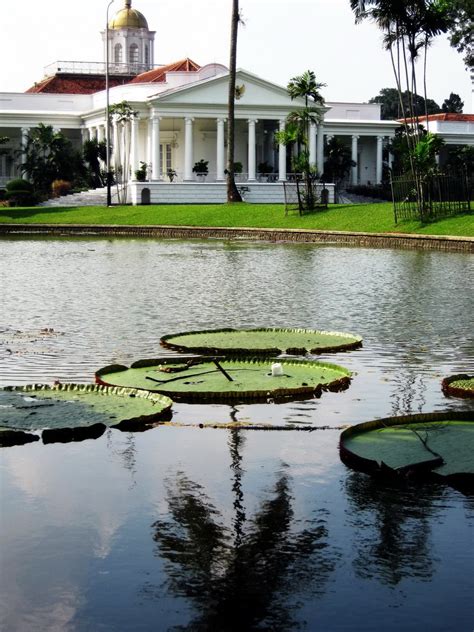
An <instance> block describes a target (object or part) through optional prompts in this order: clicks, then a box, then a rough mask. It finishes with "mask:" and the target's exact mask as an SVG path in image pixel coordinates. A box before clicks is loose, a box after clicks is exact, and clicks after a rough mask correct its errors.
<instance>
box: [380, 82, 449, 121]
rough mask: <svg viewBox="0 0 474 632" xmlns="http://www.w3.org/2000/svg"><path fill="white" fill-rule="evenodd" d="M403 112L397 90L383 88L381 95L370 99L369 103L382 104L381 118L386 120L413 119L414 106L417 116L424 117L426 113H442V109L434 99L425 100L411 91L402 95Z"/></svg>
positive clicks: (406, 91)
mask: <svg viewBox="0 0 474 632" xmlns="http://www.w3.org/2000/svg"><path fill="white" fill-rule="evenodd" d="M402 101H403V110H402V107H401V104H400V97H399V94H398V90H397V89H396V88H382V90H380V92H379V94H378V95H377V96H376V97H373V98H372V99H369V103H380V104H381V106H382V107H381V117H382V119H384V120H396V119H401V118H404V117H405V116H406V117H407V118H411V110H410V108H411V106H412V104H413V111H414V114H415V116H423V115H424V114H425V113H426V112H428V114H438V112H441V108H440V107H439V105H438V104H437V103H436V101H433V99H427V100H426V102H425V99H424V98H423V97H422V96H420V95H419V94H413V93H412V92H410V90H405V91H404V92H403V93H402Z"/></svg>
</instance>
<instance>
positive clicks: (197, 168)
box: [193, 158, 235, 175]
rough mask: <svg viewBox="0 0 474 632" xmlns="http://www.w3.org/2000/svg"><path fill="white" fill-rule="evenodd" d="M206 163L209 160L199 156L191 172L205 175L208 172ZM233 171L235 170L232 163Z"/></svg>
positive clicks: (207, 163)
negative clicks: (199, 158)
mask: <svg viewBox="0 0 474 632" xmlns="http://www.w3.org/2000/svg"><path fill="white" fill-rule="evenodd" d="M208 165H209V160H204V158H201V160H198V161H197V162H195V163H194V167H193V173H199V174H202V175H207V174H208V173H209V166H208ZM234 171H235V165H234Z"/></svg>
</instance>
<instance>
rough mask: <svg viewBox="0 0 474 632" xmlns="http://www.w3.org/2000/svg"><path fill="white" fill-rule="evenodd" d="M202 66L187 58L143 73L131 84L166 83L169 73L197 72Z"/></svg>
mask: <svg viewBox="0 0 474 632" xmlns="http://www.w3.org/2000/svg"><path fill="white" fill-rule="evenodd" d="M200 68H201V66H199V65H198V64H196V62H194V61H193V60H192V59H189V57H186V59H181V60H180V61H175V62H174V63H172V64H168V65H166V66H160V67H159V68H154V69H153V70H148V71H147V72H142V73H141V74H140V75H137V76H136V77H134V79H132V81H131V82H130V83H156V82H164V81H166V73H167V72H197V71H198V70H200Z"/></svg>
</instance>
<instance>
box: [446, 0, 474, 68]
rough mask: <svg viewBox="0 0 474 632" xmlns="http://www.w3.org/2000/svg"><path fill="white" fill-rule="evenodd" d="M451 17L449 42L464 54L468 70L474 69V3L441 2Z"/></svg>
mask: <svg viewBox="0 0 474 632" xmlns="http://www.w3.org/2000/svg"><path fill="white" fill-rule="evenodd" d="M441 1H442V4H443V5H444V8H445V10H446V11H447V13H448V15H449V20H450V22H449V31H448V32H449V41H450V42H451V46H453V48H455V49H456V50H457V51H458V52H459V53H462V54H463V60H464V63H465V65H466V68H470V69H471V70H472V69H474V2H473V0H441Z"/></svg>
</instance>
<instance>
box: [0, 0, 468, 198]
mask: <svg viewBox="0 0 474 632" xmlns="http://www.w3.org/2000/svg"><path fill="white" fill-rule="evenodd" d="M107 33H108V41H106V40H107ZM154 36H155V33H154V31H151V30H149V28H148V23H147V20H146V19H145V17H144V16H143V15H142V14H141V13H140V12H139V11H137V10H136V9H135V8H132V6H131V0H125V3H124V6H123V8H121V9H120V10H119V11H118V12H117V13H116V15H115V16H114V17H113V18H112V19H111V20H110V22H109V25H108V30H107V31H104V32H103V33H102V38H103V41H104V57H105V58H106V59H107V55H106V49H105V47H106V46H108V59H109V86H110V89H109V100H110V104H114V103H120V102H122V101H124V100H125V101H128V102H129V103H130V104H131V106H132V107H133V109H134V110H136V111H137V112H138V117H137V118H136V119H134V120H132V122H131V135H130V139H131V140H130V147H129V151H130V166H131V169H130V171H131V182H130V192H131V200H132V201H133V202H134V203H138V202H140V200H141V191H142V189H143V188H145V187H146V188H148V189H149V190H150V194H151V202H223V201H225V199H226V189H225V173H224V170H225V156H226V149H225V142H226V140H225V139H226V134H225V129H226V116H227V92H228V69H227V68H226V67H225V66H223V65H221V64H216V63H212V64H207V65H205V66H199V65H198V64H197V63H195V62H194V61H192V60H190V59H183V60H180V61H177V62H175V63H172V64H168V65H166V66H154V64H153V59H154ZM237 86H238V88H239V90H238V93H239V98H238V99H237V100H236V107H235V116H236V152H235V161H236V162H240V163H241V164H242V174H239V175H238V177H237V179H238V180H239V186H241V187H242V188H243V190H244V195H245V199H246V200H247V201H249V202H273V201H275V202H277V201H278V202H280V201H282V200H283V191H282V189H283V187H282V186H281V182H282V181H285V180H286V178H287V169H289V160H288V156H287V148H286V147H284V146H278V145H275V142H274V132H275V131H276V130H278V129H281V128H283V126H284V125H285V119H286V116H287V115H288V113H289V112H290V111H292V110H294V109H295V107H297V106H298V105H301V106H303V105H304V103H303V102H301V103H300V104H298V101H296V102H295V101H291V99H290V97H289V96H288V94H287V91H286V89H285V88H284V87H281V86H279V85H276V84H274V83H271V82H269V81H267V80H265V79H263V78H261V77H258V76H256V75H254V74H252V73H251V72H248V71H246V70H242V69H240V70H238V71H237ZM105 108H106V90H105V63H87V62H56V63H55V64H52V65H51V66H49V67H47V68H46V76H45V78H44V79H42V80H41V81H40V82H38V83H37V84H35V85H34V86H32V87H31V88H30V89H29V90H27V91H26V92H25V93H0V136H7V137H8V138H9V141H8V143H7V144H5V145H2V146H1V147H0V150H1V151H0V187H1V186H4V185H5V183H6V182H8V180H10V179H12V178H14V177H17V175H18V174H19V173H20V172H19V169H18V167H19V164H18V163H19V161H20V162H21V151H20V150H21V146H22V143H24V141H25V138H26V135H27V133H28V130H29V129H30V128H32V127H36V126H37V125H38V124H39V123H44V124H45V125H52V126H53V127H54V128H56V129H58V130H61V132H62V133H63V134H64V135H65V136H67V137H68V138H70V139H71V141H72V142H73V143H74V144H75V145H76V146H80V144H81V142H83V141H84V140H86V139H91V138H97V139H98V140H103V139H105V129H106V128H105ZM322 112H323V113H324V118H323V121H322V123H321V124H320V125H318V126H315V125H314V126H312V127H311V130H310V138H309V149H310V159H311V162H313V163H315V164H316V166H317V168H318V171H319V172H320V173H322V172H323V163H324V150H325V144H326V142H327V140H328V139H330V138H331V137H333V136H337V137H340V138H341V139H343V141H344V142H345V143H347V145H348V146H349V147H350V148H351V153H352V158H353V160H354V161H355V162H356V163H357V166H355V167H353V168H352V172H351V174H350V180H351V182H352V183H354V184H357V183H360V184H366V183H379V182H380V181H381V178H382V155H383V147H384V144H385V143H386V142H387V141H388V139H390V138H391V137H393V136H394V133H395V130H396V128H397V127H398V125H399V123H397V122H396V121H385V120H381V118H380V106H379V105H378V104H367V103H326V104H325V106H324V107H323V108H322ZM437 117H438V118H437ZM443 117H444V118H443ZM450 117H452V118H450ZM434 118H435V119H436V124H435V125H436V129H433V131H436V132H437V133H440V134H441V135H442V136H443V137H444V139H445V141H446V142H447V143H448V144H474V116H473V115H434ZM120 134H121V129H120V128H119V126H117V125H113V126H112V131H111V141H112V145H113V147H115V148H116V147H117V146H118V143H120V142H122V141H121V138H120ZM200 159H203V160H205V161H208V163H209V165H208V166H209V173H208V175H207V176H206V178H205V180H203V181H198V176H196V174H195V173H194V172H193V166H194V164H195V162H197V161H199V160H200ZM140 162H144V163H146V164H147V165H149V173H148V182H145V183H141V182H136V181H135V180H134V179H133V174H134V173H135V170H136V169H138V167H139V165H140ZM262 163H263V164H265V163H266V165H268V166H269V167H270V169H266V170H265V169H263V168H262ZM112 164H113V158H112ZM259 167H260V168H259ZM262 170H263V171H266V173H264V174H262ZM171 171H174V172H175V173H176V176H175V177H174V178H173V181H172V182H171V181H170V178H169V176H168V174H169V173H170V172H171Z"/></svg>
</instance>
